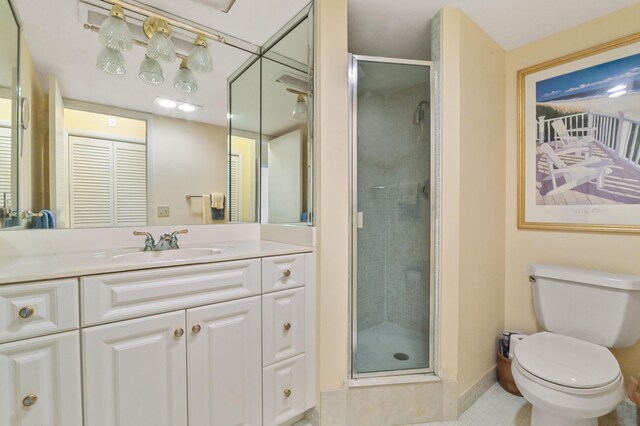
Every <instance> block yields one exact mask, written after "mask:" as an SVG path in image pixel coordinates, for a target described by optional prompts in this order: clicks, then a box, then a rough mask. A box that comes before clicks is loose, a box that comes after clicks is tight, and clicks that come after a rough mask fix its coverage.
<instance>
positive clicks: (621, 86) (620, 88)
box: [607, 84, 627, 93]
mask: <svg viewBox="0 0 640 426" xmlns="http://www.w3.org/2000/svg"><path fill="white" fill-rule="evenodd" d="M626 88H627V85H626V84H618V85H617V86H616V87H612V88H611V89H609V90H607V93H614V92H619V91H621V90H623V89H626Z"/></svg>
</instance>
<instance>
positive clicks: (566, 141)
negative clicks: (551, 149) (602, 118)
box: [551, 120, 598, 149]
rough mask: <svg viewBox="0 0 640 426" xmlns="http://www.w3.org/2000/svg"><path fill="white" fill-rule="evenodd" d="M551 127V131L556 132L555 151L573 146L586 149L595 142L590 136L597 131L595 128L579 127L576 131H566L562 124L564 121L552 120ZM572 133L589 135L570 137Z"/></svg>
mask: <svg viewBox="0 0 640 426" xmlns="http://www.w3.org/2000/svg"><path fill="white" fill-rule="evenodd" d="M551 125H552V126H553V130H555V132H556V137H555V141H554V142H555V147H556V149H558V147H560V148H569V147H573V146H582V147H586V146H589V144H590V143H591V142H594V141H595V140H596V139H595V138H594V137H593V136H591V135H592V134H594V132H595V131H596V130H598V128H597V127H579V128H576V129H571V130H569V129H567V126H566V125H565V124H564V121H562V120H553V121H552V122H551ZM572 133H590V134H588V135H584V136H575V135H572Z"/></svg>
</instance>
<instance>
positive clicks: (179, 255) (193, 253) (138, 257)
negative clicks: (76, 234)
mask: <svg viewBox="0 0 640 426" xmlns="http://www.w3.org/2000/svg"><path fill="white" fill-rule="evenodd" d="M220 253H222V250H221V249H218V248H183V249H176V250H160V251H136V252H133V253H122V254H118V255H115V256H113V260H121V261H131V262H134V261H139V262H145V261H147V262H148V261H151V262H153V261H166V260H190V259H202V258H206V257H209V256H215V255H216V254H220Z"/></svg>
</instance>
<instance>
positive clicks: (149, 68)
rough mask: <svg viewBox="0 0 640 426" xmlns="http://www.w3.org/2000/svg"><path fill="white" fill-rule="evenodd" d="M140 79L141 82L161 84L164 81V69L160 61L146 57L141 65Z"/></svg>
mask: <svg viewBox="0 0 640 426" xmlns="http://www.w3.org/2000/svg"><path fill="white" fill-rule="evenodd" d="M138 77H140V80H142V81H144V82H145V83H149V84H160V83H162V82H163V81H164V73H163V72H162V67H161V66H160V64H159V63H158V61H156V60H154V59H151V58H150V57H149V56H147V55H145V57H144V60H143V61H142V63H141V64H140V71H139V72H138Z"/></svg>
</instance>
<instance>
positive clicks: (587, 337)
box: [511, 264, 640, 426]
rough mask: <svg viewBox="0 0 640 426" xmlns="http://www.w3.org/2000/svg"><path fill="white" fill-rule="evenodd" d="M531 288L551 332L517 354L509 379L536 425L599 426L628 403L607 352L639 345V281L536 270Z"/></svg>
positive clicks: (583, 271) (526, 341)
mask: <svg viewBox="0 0 640 426" xmlns="http://www.w3.org/2000/svg"><path fill="white" fill-rule="evenodd" d="M529 281H530V282H531V289H532V292H533V306H534V309H535V313H536V317H537V319H538V322H539V323H540V325H542V327H543V328H544V329H545V331H543V332H540V333H536V334H533V335H531V336H529V337H526V338H525V339H524V340H522V341H521V342H520V343H519V344H518V346H516V348H515V354H514V357H513V361H512V364H511V371H512V373H513V378H514V380H515V382H516V385H517V386H518V389H519V390H520V393H522V395H523V396H524V397H525V398H526V399H527V401H529V402H530V403H531V405H532V406H533V410H532V413H531V425H532V426H542V425H544V426H583V425H584V426H587V425H594V426H595V425H597V424H598V417H600V416H602V415H605V414H607V413H609V412H610V411H612V410H614V409H615V408H616V406H617V405H618V404H619V403H620V401H622V399H623V398H624V384H623V378H622V373H621V371H620V366H619V365H618V362H617V361H616V359H615V358H614V356H613V355H612V354H611V352H609V350H608V349H607V348H618V347H627V346H631V345H633V344H634V343H635V342H636V341H638V339H639V338H640V276H632V275H622V274H612V273H606V272H600V271H591V270H587V269H578V268H567V267H562V266H557V265H548V264H531V265H529Z"/></svg>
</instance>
